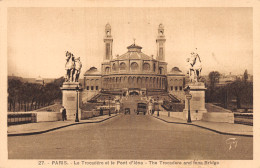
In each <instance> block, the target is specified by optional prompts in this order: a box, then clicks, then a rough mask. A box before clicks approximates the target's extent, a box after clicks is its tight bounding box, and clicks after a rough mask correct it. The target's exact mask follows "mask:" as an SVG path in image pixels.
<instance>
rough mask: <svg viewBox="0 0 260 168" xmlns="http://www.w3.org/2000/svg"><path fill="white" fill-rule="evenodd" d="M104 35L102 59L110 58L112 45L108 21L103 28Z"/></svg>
mask: <svg viewBox="0 0 260 168" xmlns="http://www.w3.org/2000/svg"><path fill="white" fill-rule="evenodd" d="M105 33H106V35H105V37H104V43H105V55H104V61H109V60H112V47H113V37H112V36H111V26H110V24H109V23H107V24H106V28H105Z"/></svg>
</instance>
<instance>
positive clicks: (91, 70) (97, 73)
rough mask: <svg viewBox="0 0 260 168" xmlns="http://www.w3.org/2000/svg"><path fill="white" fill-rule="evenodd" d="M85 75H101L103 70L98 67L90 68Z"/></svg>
mask: <svg viewBox="0 0 260 168" xmlns="http://www.w3.org/2000/svg"><path fill="white" fill-rule="evenodd" d="M84 75H101V72H100V71H99V70H98V69H97V68H96V67H91V68H89V69H88V70H87V71H86V72H85V73H84Z"/></svg>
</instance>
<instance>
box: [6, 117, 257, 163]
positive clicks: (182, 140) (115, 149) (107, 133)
mask: <svg viewBox="0 0 260 168" xmlns="http://www.w3.org/2000/svg"><path fill="white" fill-rule="evenodd" d="M228 138H237V146H236V147H235V146H234V145H233V146H232V147H231V149H230V148H229V147H230V146H229V144H227V142H226V140H227V139H228ZM8 151H9V159H143V160H155V159H156V160H157V159H158V160H174V159H192V160H193V159H204V160H212V159H220V160H226V159H239V160H240V159H252V158H253V138H251V137H242V136H229V135H220V134H217V133H214V132H211V131H209V130H204V129H202V128H197V127H194V126H191V125H181V124H169V123H165V122H163V121H160V120H158V119H156V118H154V117H152V116H148V115H146V116H144V115H135V114H132V115H119V116H117V117H114V118H112V119H109V120H107V121H104V122H102V123H93V124H80V125H75V126H71V127H67V128H63V129H59V130H56V131H52V132H48V133H44V134H39V135H30V136H17V137H8Z"/></svg>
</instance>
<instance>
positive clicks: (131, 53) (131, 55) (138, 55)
mask: <svg viewBox="0 0 260 168" xmlns="http://www.w3.org/2000/svg"><path fill="white" fill-rule="evenodd" d="M127 49H128V52H127V53H125V54H123V55H120V56H118V57H117V58H116V59H117V60H123V59H143V60H152V59H153V58H152V57H150V56H148V55H146V54H144V53H142V51H141V49H142V47H141V46H138V45H136V44H135V43H134V44H132V45H130V46H128V47H127Z"/></svg>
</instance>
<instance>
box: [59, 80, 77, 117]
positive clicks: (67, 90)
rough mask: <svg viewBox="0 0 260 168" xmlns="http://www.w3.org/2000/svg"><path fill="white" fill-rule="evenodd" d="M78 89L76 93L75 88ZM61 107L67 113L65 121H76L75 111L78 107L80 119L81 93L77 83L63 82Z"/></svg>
mask: <svg viewBox="0 0 260 168" xmlns="http://www.w3.org/2000/svg"><path fill="white" fill-rule="evenodd" d="M77 87H78V88H79V90H78V91H77V90H76V88H77ZM61 90H62V105H63V106H64V107H65V109H66V111H67V119H68V120H75V119H76V110H77V106H78V118H79V119H81V109H80V107H81V104H82V100H81V99H82V96H81V91H82V88H81V86H80V85H79V82H64V83H63V85H62V87H61Z"/></svg>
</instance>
